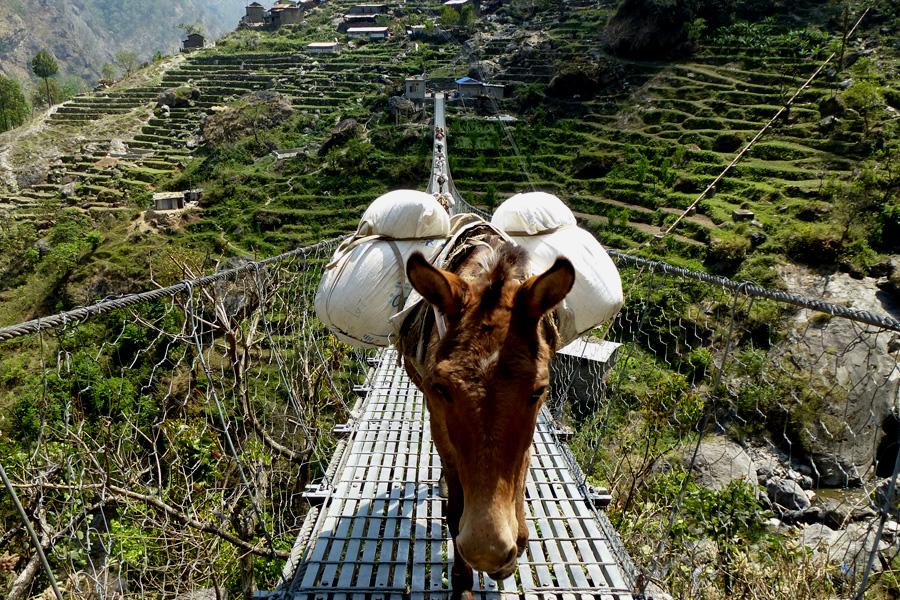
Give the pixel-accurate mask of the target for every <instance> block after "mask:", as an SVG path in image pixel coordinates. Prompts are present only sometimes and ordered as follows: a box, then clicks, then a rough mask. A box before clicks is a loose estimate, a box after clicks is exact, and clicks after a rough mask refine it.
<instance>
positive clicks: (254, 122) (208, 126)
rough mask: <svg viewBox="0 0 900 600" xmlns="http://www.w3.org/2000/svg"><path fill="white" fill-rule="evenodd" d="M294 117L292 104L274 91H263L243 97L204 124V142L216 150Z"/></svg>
mask: <svg viewBox="0 0 900 600" xmlns="http://www.w3.org/2000/svg"><path fill="white" fill-rule="evenodd" d="M293 114H294V108H293V107H292V106H291V101H290V99H289V98H287V97H286V96H283V95H281V94H279V93H277V92H272V91H260V92H254V93H252V94H248V95H246V96H243V97H242V98H240V99H239V100H238V101H237V102H236V103H235V104H234V105H233V106H229V107H228V108H226V109H225V110H222V111H219V112H217V113H215V114H213V115H212V116H210V117H209V118H207V119H206V121H205V122H204V123H203V139H204V140H205V141H206V142H207V143H209V144H211V145H212V146H213V147H215V146H219V145H221V144H224V143H227V142H234V141H237V140H238V139H240V138H242V137H245V136H248V135H251V134H252V133H253V132H254V131H261V130H265V129H270V128H272V127H275V126H276V125H278V124H279V123H283V122H284V121H286V120H287V119H289V118H290V117H291V115H293Z"/></svg>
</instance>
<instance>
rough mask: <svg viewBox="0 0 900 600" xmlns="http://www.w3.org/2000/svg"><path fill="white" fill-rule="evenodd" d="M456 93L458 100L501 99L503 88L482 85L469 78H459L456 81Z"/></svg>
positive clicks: (487, 84)
mask: <svg viewBox="0 0 900 600" xmlns="http://www.w3.org/2000/svg"><path fill="white" fill-rule="evenodd" d="M456 93H457V95H458V96H459V97H460V98H478V97H479V96H487V97H488V98H496V99H498V100H501V99H502V98H503V86H502V85H497V84H493V83H484V82H481V81H478V80H477V79H472V78H471V77H461V78H459V79H457V80H456Z"/></svg>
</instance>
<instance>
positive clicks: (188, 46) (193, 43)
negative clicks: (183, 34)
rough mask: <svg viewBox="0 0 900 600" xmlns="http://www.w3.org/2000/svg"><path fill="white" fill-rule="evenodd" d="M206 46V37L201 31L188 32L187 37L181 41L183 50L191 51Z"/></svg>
mask: <svg viewBox="0 0 900 600" xmlns="http://www.w3.org/2000/svg"><path fill="white" fill-rule="evenodd" d="M204 47H206V38H205V37H203V35H202V34H200V33H191V34H188V36H187V39H186V40H184V41H183V42H181V51H182V52H191V51H192V50H200V49H202V48H204Z"/></svg>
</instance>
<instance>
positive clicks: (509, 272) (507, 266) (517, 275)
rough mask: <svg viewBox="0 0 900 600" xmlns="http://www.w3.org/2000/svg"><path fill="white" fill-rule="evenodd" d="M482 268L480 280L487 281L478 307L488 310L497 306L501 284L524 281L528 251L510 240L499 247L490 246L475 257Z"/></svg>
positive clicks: (501, 289)
mask: <svg viewBox="0 0 900 600" xmlns="http://www.w3.org/2000/svg"><path fill="white" fill-rule="evenodd" d="M476 260H478V262H479V263H481V264H480V266H482V268H483V274H484V275H483V279H482V281H486V282H487V287H486V288H485V289H484V292H483V293H482V295H481V303H480V306H479V308H480V309H481V311H482V312H488V311H491V310H493V309H494V308H496V307H497V304H498V303H499V302H500V298H501V297H502V294H503V286H504V285H505V284H506V282H508V281H520V282H521V281H524V280H525V278H526V277H527V275H528V274H527V266H528V253H527V252H526V251H525V250H524V249H523V248H522V247H521V246H516V245H514V244H512V243H510V242H506V243H503V244H501V245H500V247H499V248H494V247H492V248H491V251H490V252H485V253H484V254H482V255H481V256H479V257H477V258H476Z"/></svg>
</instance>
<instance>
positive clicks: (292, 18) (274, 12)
mask: <svg viewBox="0 0 900 600" xmlns="http://www.w3.org/2000/svg"><path fill="white" fill-rule="evenodd" d="M301 22H303V8H302V7H301V6H299V5H297V4H295V3H293V2H279V3H277V4H275V5H274V6H272V8H271V9H269V18H268V23H269V25H271V26H272V27H275V28H276V29H277V28H278V27H282V26H284V25H297V24H299V23H301Z"/></svg>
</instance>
